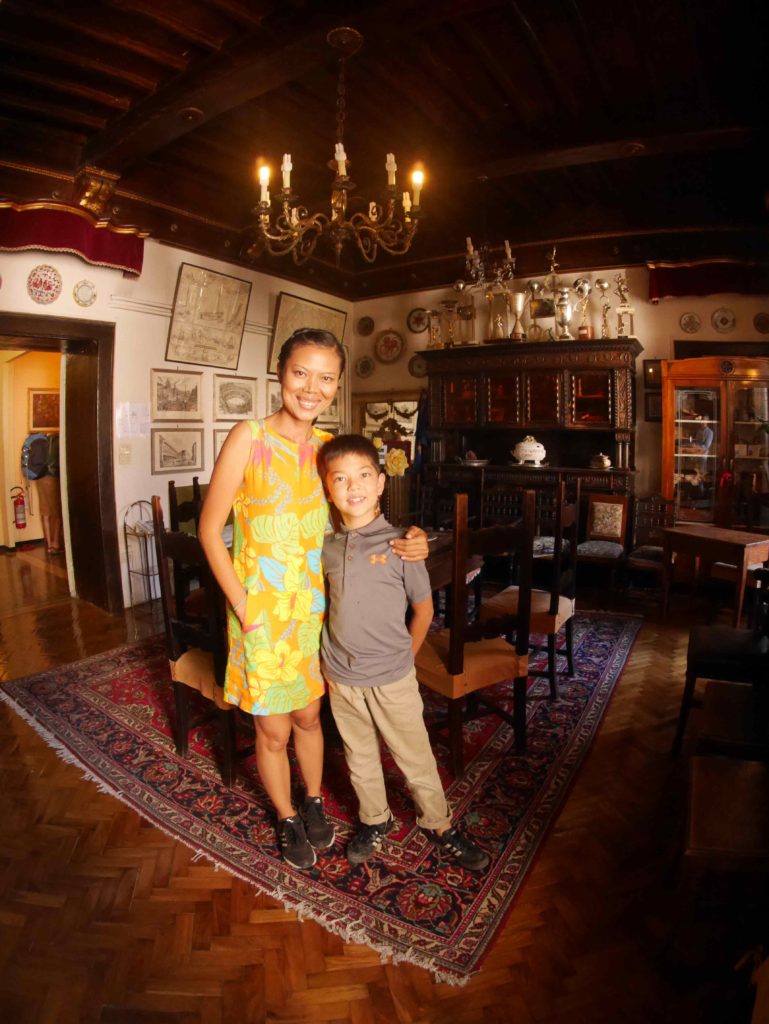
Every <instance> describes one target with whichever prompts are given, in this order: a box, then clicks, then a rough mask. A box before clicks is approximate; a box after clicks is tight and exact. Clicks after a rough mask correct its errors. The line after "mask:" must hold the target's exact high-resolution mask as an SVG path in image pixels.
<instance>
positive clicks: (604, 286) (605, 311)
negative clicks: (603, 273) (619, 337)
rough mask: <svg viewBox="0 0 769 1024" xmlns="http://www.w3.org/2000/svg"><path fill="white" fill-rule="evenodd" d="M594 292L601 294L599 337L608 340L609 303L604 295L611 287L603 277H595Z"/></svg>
mask: <svg viewBox="0 0 769 1024" xmlns="http://www.w3.org/2000/svg"><path fill="white" fill-rule="evenodd" d="M594 287H595V289H596V291H599V292H600V293H601V337H602V338H609V337H611V335H610V334H609V310H610V309H611V303H610V302H609V301H608V300H607V298H606V294H607V292H608V291H609V289H610V288H611V285H610V284H609V282H608V281H607V280H606V278H605V277H597V278H596V279H595V285H594Z"/></svg>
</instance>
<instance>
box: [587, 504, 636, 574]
mask: <svg viewBox="0 0 769 1024" xmlns="http://www.w3.org/2000/svg"><path fill="white" fill-rule="evenodd" d="M627 506H628V498H627V495H626V494H588V496H587V518H586V524H585V540H584V541H583V542H582V543H581V544H580V545H579V546H578V548H577V559H578V560H579V562H580V563H581V564H583V565H599V566H605V567H606V568H608V570H609V574H610V580H611V585H612V587H613V586H614V585H615V584H616V581H617V574H618V572H619V570H620V569H621V568H623V567H624V564H625V539H626V533H627Z"/></svg>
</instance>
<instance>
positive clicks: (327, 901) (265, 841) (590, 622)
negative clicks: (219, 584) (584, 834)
mask: <svg viewBox="0 0 769 1024" xmlns="http://www.w3.org/2000/svg"><path fill="white" fill-rule="evenodd" d="M641 621H642V620H641V619H640V618H639V617H635V616H627V615H611V614H607V613H604V612H601V613H598V612H583V613H580V614H578V615H577V617H576V621H575V629H574V645H575V669H576V674H575V676H574V678H572V679H569V678H568V677H567V676H563V675H562V676H560V677H559V686H560V696H559V699H558V700H556V701H554V702H551V701H549V700H547V692H548V691H547V680H546V679H540V678H532V679H531V680H530V684H531V685H530V690H529V700H528V702H527V704H528V716H529V742H528V752H527V754H526V756H525V757H519V756H516V755H515V753H514V751H513V739H512V730H511V728H510V727H509V726H508V725H507V724H506V723H504V722H502V721H501V720H500V719H499V718H498V717H497V716H494V715H489V716H486V717H483V718H478V719H476V720H474V721H472V722H469V723H467V724H466V725H465V729H464V736H465V757H466V763H467V770H466V773H465V776H464V777H463V778H462V779H460V780H459V781H454V779H453V777H452V775H451V772H450V770H449V768H448V763H449V758H448V749H447V746H446V742H445V735H444V734H443V732H442V723H441V721H440V716H441V711H442V710H443V708H442V702H441V700H440V698H433V697H432V695H430V694H428V695H427V696H426V717H427V722H428V728H429V730H430V734H431V737H432V740H433V748H434V750H435V754H436V757H437V759H438V764H439V768H440V771H441V775H442V778H443V780H444V785H445V786H446V791H447V796H448V799H449V802H450V804H451V806H452V808H453V811H454V815H455V819H456V820H458V821H461V823H462V827H463V828H464V829H465V830H466V831H467V833H468V834H469V835H470V836H472V838H473V839H474V840H475V841H476V842H478V843H480V845H481V846H483V848H484V849H485V850H486V851H487V852H488V853H489V855H490V857H491V864H490V867H489V869H488V870H487V871H486V872H485V873H484V874H480V875H478V874H473V873H471V872H468V871H465V870H464V869H462V868H460V867H458V866H456V865H455V864H453V863H449V862H447V861H444V860H442V859H441V857H440V856H439V854H438V853H437V851H436V849H435V847H434V846H433V844H432V843H431V842H430V841H429V840H428V839H427V838H426V837H425V836H424V834H423V833H422V832H421V831H420V829H419V828H417V826H416V824H415V820H414V811H413V808H412V805H411V802H410V799H409V796H408V792H407V790H406V788H405V784H404V782H403V778H402V776H401V775H400V773H399V772H398V769H397V768H396V767H395V765H394V764H393V763H392V762H391V761H390V760H387V759H386V761H385V765H386V774H387V782H388V789H389V794H390V797H391V803H390V806H391V808H392V811H393V813H394V815H395V817H396V819H397V823H398V828H397V830H396V831H395V832H394V833H392V834H391V835H390V836H389V837H388V840H387V841H386V842H385V845H384V846H383V848H382V855H381V856H379V857H375V858H373V859H372V860H371V861H369V862H368V863H366V864H362V865H359V866H358V867H356V868H351V867H349V865H348V864H347V861H346V859H345V856H344V848H345V846H346V844H347V842H348V840H349V838H350V837H351V835H352V834H353V832H354V830H355V822H356V803H355V798H354V795H353V791H352V789H351V787H350V784H349V781H348V778H347V773H346V770H345V764H344V756H343V753H342V751H341V749H339V747H338V746H337V745H335V744H334V743H333V742H329V743H327V750H326V774H325V779H324V798H325V801H326V808H327V811H328V813H329V816H330V818H331V819H332V820H333V821H334V823H335V825H336V829H337V842H336V844H335V846H334V847H333V848H332V849H331V850H329V851H324V852H322V853H320V854H319V856H318V862H317V864H316V865H315V867H314V868H313V869H312V870H311V871H308V872H302V871H297V870H295V869H293V868H291V867H289V866H288V865H286V864H285V863H284V862H283V861H282V860H281V858H280V856H279V853H278V849H277V846H276V842H275V832H274V824H273V818H272V813H271V811H270V807H269V802H268V801H267V798H266V796H265V793H264V791H263V789H262V787H261V785H260V784H259V781H258V777H257V774H256V769H255V765H254V757H253V755H252V756H250V757H245V758H244V759H242V760H240V761H239V764H238V779H237V783H236V785H235V786H234V787H233V788H232V789H227V788H226V787H225V786H224V785H222V782H221V776H220V774H219V768H218V764H217V759H216V755H215V749H214V744H213V741H214V737H215V736H216V731H215V729H214V727H213V722H212V721H211V720H210V719H206V716H205V714H201V715H200V719H201V724H200V725H198V726H196V727H195V728H194V729H193V730H192V733H191V736H190V751H189V756H188V757H187V758H181V757H179V756H178V755H177V754H176V752H175V750H174V744H173V739H172V722H173V716H174V702H173V690H172V687H171V684H170V681H169V676H168V663H167V660H166V656H165V650H164V645H163V642H162V638H159V637H155V638H152V639H150V640H145V641H139V642H137V643H133V644H129V645H126V646H124V647H121V648H118V649H117V650H114V651H111V652H109V653H108V654H103V655H98V656H95V657H92V658H88V659H86V660H84V661H81V662H77V663H75V664H73V665H67V666H65V667H63V668H58V669H56V670H51V671H47V672H43V673H40V674H39V675H35V676H28V677H27V678H25V679H19V680H15V681H12V682H10V683H7V684H5V685H4V686H3V687H2V688H1V689H0V697H2V699H3V700H5V701H6V702H7V703H8V704H9V705H10V706H11V707H12V708H13V709H14V710H15V711H17V712H18V713H19V714H20V715H21V716H22V717H23V718H24V719H26V721H28V722H29V723H30V724H31V725H32V726H33V727H34V728H35V729H36V730H37V731H38V732H39V733H40V735H41V736H42V737H43V738H44V739H45V740H46V742H48V743H49V744H50V745H51V746H52V747H54V748H55V749H56V750H57V751H58V752H59V753H60V755H61V756H62V757H63V758H64V759H65V760H66V761H69V762H71V763H74V764H76V765H77V766H78V767H79V768H81V769H82V771H83V772H84V773H85V774H86V775H87V776H88V777H89V778H91V779H93V780H95V781H96V782H97V783H98V784H99V787H100V789H102V790H106V791H107V792H109V793H112V794H114V796H116V797H117V798H118V799H120V800H122V801H124V802H125V803H126V804H128V805H129V806H130V807H132V808H133V809H134V810H135V811H136V812H137V813H138V814H140V815H142V816H143V817H144V818H146V819H148V820H149V821H151V822H153V823H154V824H155V825H157V826H158V827H159V828H161V829H163V830H164V831H165V832H167V833H169V834H170V835H172V836H173V837H174V838H175V839H178V840H179V842H181V843H185V844H186V845H187V846H189V847H191V848H193V849H194V850H195V851H197V852H198V854H199V855H201V856H203V857H205V858H207V859H209V860H210V861H211V862H213V863H215V864H217V865H219V866H220V867H222V868H224V869H226V870H227V871H230V872H231V873H232V874H233V875H236V876H238V877H239V878H242V879H245V880H247V881H248V882H250V883H252V884H253V885H254V886H255V887H256V888H257V889H259V890H261V891H262V892H264V893H267V894H269V895H270V896H272V897H274V898H275V899H277V900H280V901H281V902H282V903H283V904H284V906H286V907H289V908H291V909H293V910H296V911H297V912H298V913H299V915H300V916H304V917H309V918H312V919H314V920H316V921H318V922H319V923H320V924H321V925H322V926H323V927H324V928H327V929H328V930H329V931H331V932H334V933H336V934H337V935H340V936H342V937H343V938H344V939H345V940H346V941H350V942H361V943H365V944H366V945H368V946H370V947H372V948H374V949H376V950H377V951H379V952H380V954H381V955H382V956H383V958H384V959H389V960H392V961H394V962H398V961H408V962H410V963H413V964H417V965H419V966H421V967H423V968H425V969H426V970H429V971H431V972H432V973H433V974H434V976H435V978H436V979H437V980H440V981H446V982H450V983H453V984H462V983H463V982H465V981H466V980H467V979H468V978H469V977H470V976H471V974H472V973H473V972H474V971H476V970H477V969H478V967H479V965H480V963H481V962H482V960H483V957H484V954H485V953H486V952H487V950H488V949H489V947H490V945H491V944H492V943H493V941H494V936H495V935H496V933H497V931H498V930H499V928H500V927H501V926H502V924H503V923H504V920H505V918H506V916H507V914H508V913H509V912H510V909H511V907H512V904H513V900H514V898H515V894H516V892H517V890H518V889H519V887H520V886H521V884H522V882H523V880H524V877H525V875H526V872H527V870H528V868H529V867H530V865H531V863H532V860H533V858H534V856H535V854H536V852H537V849H538V847H539V846H540V844H541V843H542V840H543V839H544V837H545V835H546V833H547V830H548V828H549V826H550V825H551V824H552V823H553V821H554V819H555V817H556V815H557V813H558V810H559V808H560V806H561V804H562V802H563V800H564V798H565V796H566V793H567V791H568V789H569V786H570V784H571V782H572V781H573V779H574V776H575V773H576V771H577V769H578V767H579V765H580V763H581V762H582V760H583V758H584V757H585V754H586V753H587V751H588V749H589V747H590V743H591V741H592V739H593V737H594V736H595V733H596V730H597V728H598V725H599V723H600V720H601V716H602V715H603V712H604V710H605V709H606V706H607V704H608V701H609V698H610V696H611V694H612V691H613V689H614V687H615V685H616V684H617V682H618V680H619V677H620V674H621V672H622V669H623V667H624V665H625V663H626V661H627V658H628V655H629V653H630V650H631V648H632V645H633V641H634V640H635V637H636V634H637V633H638V629H639V627H640V625H641ZM536 659H540V663H537V660H536ZM536 659H535V663H534V665H533V667H534V668H537V667H543V666H544V655H542V656H540V655H537V656H536ZM495 689H496V692H495V694H494V697H495V699H496V700H500V699H502V700H504V699H505V695H506V694H507V693H508V686H507V684H505V683H502V684H500V685H499V686H498V687H496V688H495ZM509 691H510V693H509V695H508V697H507V700H508V701H509V700H510V697H511V695H512V693H511V691H512V684H511V685H510V687H509ZM193 696H196V695H193ZM510 706H512V704H511V702H510ZM200 710H201V712H202V711H204V708H201V709H200ZM193 720H195V719H194V717H193ZM239 742H240V743H242V745H243V747H244V749H245V750H248V749H249V748H250V747H251V745H252V727H251V724H250V722H249V723H247V728H244V729H243V730H242V735H241V737H240V740H239Z"/></svg>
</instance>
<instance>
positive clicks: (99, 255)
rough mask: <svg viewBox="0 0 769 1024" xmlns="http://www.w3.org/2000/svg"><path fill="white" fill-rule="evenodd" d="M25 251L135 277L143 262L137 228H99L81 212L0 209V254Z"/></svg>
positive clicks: (45, 208)
mask: <svg viewBox="0 0 769 1024" xmlns="http://www.w3.org/2000/svg"><path fill="white" fill-rule="evenodd" d="M29 249H40V250H42V251H43V252H70V253H73V254H74V255H75V256H79V257H80V258H81V259H83V260H85V261H86V263H91V264H93V265H94V266H95V267H112V268H113V269H114V270H123V271H125V272H126V273H127V274H135V275H137V276H138V275H139V274H141V272H142V263H143V261H144V238H143V237H140V236H139V232H138V229H137V228H130V229H125V228H123V229H119V228H114V227H112V226H110V225H108V224H99V223H98V222H96V221H95V219H94V218H93V217H92V216H91V215H90V214H89V213H87V212H86V211H85V210H73V209H53V208H51V207H50V206H42V205H40V204H34V205H33V204H29V205H27V206H16V205H14V204H11V203H7V204H5V205H0V250H2V251H4V252H21V251H23V250H29Z"/></svg>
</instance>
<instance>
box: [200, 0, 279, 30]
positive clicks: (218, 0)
mask: <svg viewBox="0 0 769 1024" xmlns="http://www.w3.org/2000/svg"><path fill="white" fill-rule="evenodd" d="M209 2H210V3H211V5H212V6H213V7H217V8H218V9H219V10H220V11H224V13H225V14H226V15H227V16H228V17H229V18H232V20H233V21H237V22H240V23H241V24H242V25H248V26H249V27H250V28H259V27H260V26H261V24H262V22H263V21H264V18H265V11H264V6H265V4H264V3H255V2H253V0H248V2H247V3H244V2H243V0H209Z"/></svg>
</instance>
